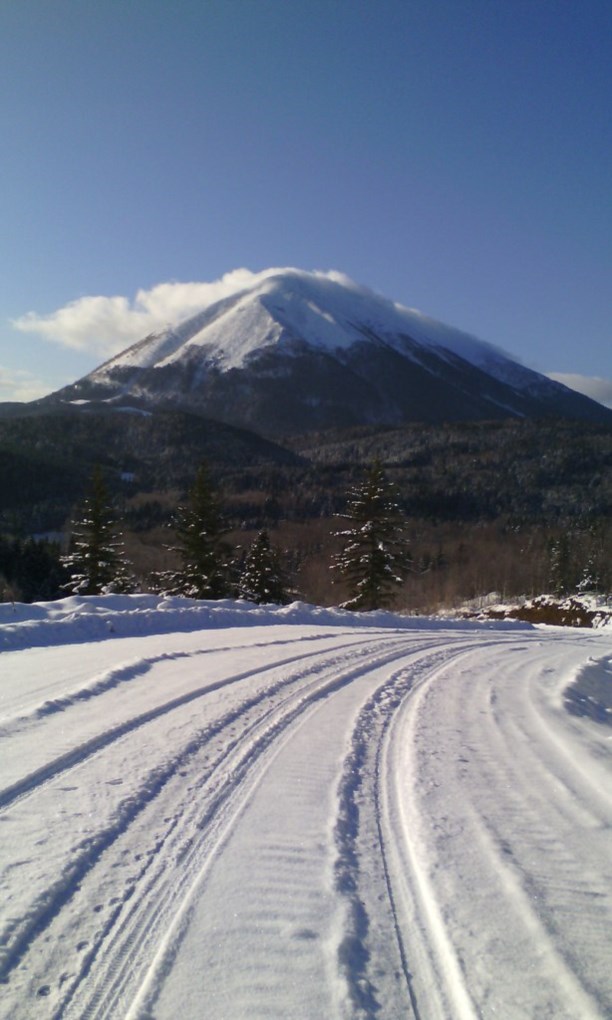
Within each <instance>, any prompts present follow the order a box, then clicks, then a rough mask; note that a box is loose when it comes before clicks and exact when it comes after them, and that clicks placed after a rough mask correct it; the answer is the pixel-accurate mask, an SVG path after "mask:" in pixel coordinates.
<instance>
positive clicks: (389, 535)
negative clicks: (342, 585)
mask: <svg viewBox="0 0 612 1020" xmlns="http://www.w3.org/2000/svg"><path fill="white" fill-rule="evenodd" d="M339 516H340V517H342V518H343V519H344V520H346V521H348V527H347V528H344V529H343V530H342V531H336V532H335V533H334V534H335V536H336V537H338V538H342V539H344V547H343V549H342V552H340V553H339V554H338V555H337V556H336V557H335V564H334V565H335V568H336V569H337V570H338V571H339V572H340V574H341V575H342V577H343V578H344V580H345V581H346V582H347V583H348V585H349V590H350V596H351V597H350V598H349V599H348V601H347V602H345V603H343V608H344V609H357V610H370V609H379V608H381V607H383V606H387V605H389V604H390V603H391V602H392V601H393V598H394V592H393V589H394V588H396V587H397V586H398V585H400V584H401V583H402V581H403V580H404V577H405V575H406V573H407V572H408V570H409V568H410V563H411V557H410V553H409V551H408V546H407V541H406V538H405V535H404V530H403V529H404V518H403V517H402V515H401V513H400V511H399V508H398V506H397V503H396V502H395V490H394V487H393V486H392V485H391V483H390V482H388V481H387V479H386V478H385V475H384V472H383V470H382V468H381V466H380V464H378V463H375V464H374V465H373V466H372V467H371V468H370V470H369V472H368V475H367V478H366V479H365V481H364V482H363V483H362V484H361V485H359V486H357V487H356V488H353V489H351V490H350V492H349V495H348V502H347V507H346V512H345V513H344V514H341V515H339Z"/></svg>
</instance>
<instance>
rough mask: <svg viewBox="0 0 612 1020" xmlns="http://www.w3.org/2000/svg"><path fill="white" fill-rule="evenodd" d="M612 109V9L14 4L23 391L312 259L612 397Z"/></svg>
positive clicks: (14, 284) (7, 118)
mask: <svg viewBox="0 0 612 1020" xmlns="http://www.w3.org/2000/svg"><path fill="white" fill-rule="evenodd" d="M611 101H612V4H610V2H609V0H605V2H603V0H602V2H600V0H583V2H581V3H578V2H575V0H556V2H551V0H526V2H523V0H422V2H421V0H419V2H414V0H368V2H364V0H174V2H173V3H169V2H168V0H53V2H52V3H50V2H48V0H3V2H2V4H0V124H1V128H2V138H3V146H2V149H3V155H2V164H1V166H0V179H1V186H0V222H1V223H2V232H1V237H2V242H1V248H0V255H1V262H2V264H1V266H0V270H1V271H0V400H8V399H29V398H32V397H34V396H38V395H41V394H42V393H44V392H49V391H50V390H52V389H55V388H57V387H59V386H60V385H63V384H65V383H67V382H72V381H74V379H76V378H77V377H78V376H80V375H83V374H84V373H85V372H88V371H90V370H91V369H92V368H94V367H95V366H96V365H97V364H99V363H100V362H101V361H103V360H105V358H106V357H107V356H109V355H110V354H112V353H115V351H116V350H117V349H120V348H121V347H124V346H127V345H128V343H130V342H132V340H133V339H138V338H139V337H138V336H137V335H133V332H134V329H135V323H137V321H138V316H137V315H135V314H134V313H135V311H136V312H137V311H138V310H142V309H143V308H144V309H145V310H147V312H148V311H150V308H151V307H153V306H154V307H155V309H156V312H157V313H158V314H159V316H160V318H161V319H164V318H166V320H169V319H171V318H172V317H173V316H175V315H179V313H180V312H181V310H182V305H181V299H182V298H181V295H182V294H184V290H183V291H181V289H180V288H177V287H176V286H170V285H171V284H174V283H182V284H185V283H200V282H202V283H204V282H211V281H215V280H217V279H219V278H220V277H223V276H224V275H225V274H227V273H230V272H231V271H233V270H235V269H238V268H242V267H246V268H248V269H251V270H253V271H260V270H262V269H265V268H266V267H269V266H278V267H283V266H297V267H299V268H302V269H336V270H339V271H341V272H343V273H346V274H347V275H349V276H350V277H352V278H353V279H354V280H356V281H357V282H359V283H362V284H366V285H367V286H369V287H372V288H373V289H375V290H377V291H379V292H381V293H382V294H384V295H385V296H387V297H389V298H392V299H394V300H396V301H400V302H402V303H403V304H405V305H408V306H410V307H415V308H419V309H420V310H421V311H423V312H425V313H426V314H428V315H430V316H433V317H435V318H438V319H441V320H442V321H443V322H446V323H448V324H450V325H453V326H457V327H459V328H461V329H464V330H467V331H469V332H472V333H474V334H475V335H477V336H479V337H481V338H482V339H485V340H488V341H490V342H492V343H495V344H498V345H499V346H501V347H502V348H504V349H505V350H506V351H508V352H509V353H511V354H512V355H514V356H516V357H517V358H519V359H521V360H522V361H524V362H525V363H526V364H528V365H530V366H531V367H534V368H536V369H538V370H539V371H543V372H550V373H561V374H562V375H563V376H564V377H565V378H568V379H569V377H570V376H571V377H576V379H577V377H579V376H582V377H587V383H586V385H587V389H588V388H589V387H590V391H591V392H592V393H593V395H595V396H596V397H597V398H598V399H601V400H602V401H604V400H605V401H606V402H612V382H610V380H612V342H611V340H612V330H611V324H610V309H611V306H612V302H611V297H610V296H611V294H612V229H611V228H612V222H611V221H612V190H611V186H610V185H611V182H612V117H611V116H610V111H611V108H612V102H611ZM165 285H166V286H165ZM190 293H191V295H193V290H191V291H190ZM85 299H87V300H85ZM593 378H596V379H599V380H600V382H599V384H597V383H596V382H591V381H589V380H591V379H593ZM576 379H575V380H574V381H576ZM578 384H580V385H582V383H578ZM597 387H598V388H597Z"/></svg>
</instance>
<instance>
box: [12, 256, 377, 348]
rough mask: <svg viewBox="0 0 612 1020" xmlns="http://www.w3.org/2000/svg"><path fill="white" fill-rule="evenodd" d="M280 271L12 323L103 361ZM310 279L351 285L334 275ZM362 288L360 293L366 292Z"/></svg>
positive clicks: (88, 302) (96, 301) (78, 304)
mask: <svg viewBox="0 0 612 1020" xmlns="http://www.w3.org/2000/svg"><path fill="white" fill-rule="evenodd" d="M282 272H286V270H283V269H265V270H263V271H262V272H259V273H254V272H252V271H251V270H250V269H234V270H232V271H231V272H229V273H226V274H225V275H224V276H222V277H221V278H220V279H219V280H214V281H213V282H211V283H206V282H201V283H198V282H192V283H180V282H178V281H169V282H167V283H159V284H157V285H156V286H154V287H151V288H150V290H145V289H141V290H138V291H137V292H136V295H135V297H134V298H133V300H130V299H129V298H127V297H124V296H121V295H115V296H114V297H105V296H103V295H91V296H87V297H82V298H78V299H77V300H76V301H70V302H69V303H68V304H67V305H64V306H63V307H62V308H58V309H57V310H56V311H54V312H50V313H48V314H47V315H44V314H43V315H41V314H39V313H38V312H27V313H26V314H25V315H22V316H20V317H19V318H17V319H13V320H12V322H11V324H12V326H13V327H14V328H15V329H18V330H19V331H20V332H22V333H33V334H35V335H37V336H40V337H42V338H43V339H44V340H48V341H50V342H51V343H56V344H59V345H61V346H63V347H69V348H72V349H73V350H78V351H86V352H88V353H91V354H95V355H96V356H100V357H102V358H109V357H112V356H113V355H114V354H118V353H119V352H120V351H123V350H124V349H125V348H126V347H129V346H130V344H133V343H135V342H136V341H137V340H140V339H141V338H142V337H144V336H147V335H148V334H149V333H154V332H157V331H158V330H161V329H164V328H166V327H167V326H169V325H170V326H171V325H175V324H176V323H178V322H181V321H182V320H183V319H188V318H189V317H190V316H192V315H195V314H197V313H198V312H201V311H202V310H203V309H204V308H207V307H208V306H209V305H213V304H215V302H217V301H220V300H222V299H223V298H227V297H231V296H232V295H233V294H237V293H239V292H240V291H242V290H246V289H248V288H250V287H253V286H255V285H257V284H258V283H260V282H261V281H263V280H265V279H267V278H268V277H270V276H275V275H277V274H278V273H282ZM314 275H315V276H320V277H323V278H327V279H331V280H334V281H336V282H341V283H343V284H344V285H345V286H346V285H349V286H352V287H355V286H356V285H355V284H353V283H352V281H350V280H349V279H348V277H346V276H344V275H343V274H342V273H338V272H335V271H329V272H317V273H315V274H314ZM360 289H363V290H364V292H365V291H366V288H360Z"/></svg>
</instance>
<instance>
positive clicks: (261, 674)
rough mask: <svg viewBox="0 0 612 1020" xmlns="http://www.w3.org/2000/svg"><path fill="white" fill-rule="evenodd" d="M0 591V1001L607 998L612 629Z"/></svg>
mask: <svg viewBox="0 0 612 1020" xmlns="http://www.w3.org/2000/svg"><path fill="white" fill-rule="evenodd" d="M0 610H1V611H2V614H3V615H1V616H0V741H1V743H0V748H1V751H0V754H1V766H2V768H1V783H0V786H1V789H0V823H1V825H0V932H1V935H0V940H1V941H0V979H1V981H2V984H1V985H0V1016H1V1017H3V1018H4V1017H6V1018H9V1017H10V1018H11V1020H20V1018H21V1020H26V1018H27V1020H30V1018H32V1017H36V1018H39V1017H40V1018H45V1020H47V1018H60V1017H62V1018H64V1017H66V1018H75V1020H76V1018H78V1020H80V1018H83V1017H87V1018H102V1017H105V1018H117V1017H119V1018H120V1017H129V1018H130V1020H145V1018H147V1020H152V1018H156V1020H175V1018H176V1017H182V1018H185V1020H191V1018H194V1020H195V1018H206V1020H221V1018H227V1020H238V1018H248V1020H255V1018H261V1020H272V1018H279V1020H280V1018H282V1020H289V1018H303V1020H334V1018H344V1017H347V1018H348V1017H350V1018H353V1017H354V1018H357V1017H362V1018H384V1020H396V1018H398V1020H399V1018H404V1017H406V1018H409V1017H414V1018H417V1020H437V1018H444V1020H468V1018H469V1020H471V1018H476V1017H485V1018H504V1020H514V1018H525V1020H526V1018H529V1020H532V1018H537V1020H541V1018H546V1017H550V1018H555V1020H559V1018H561V1020H562V1018H566V1020H583V1018H584V1020H587V1018H595V1017H597V1018H605V1017H610V1016H612V967H611V966H610V961H611V960H612V764H611V755H610V751H611V750H612V727H611V726H610V725H608V724H609V723H610V722H612V713H611V712H610V711H609V710H608V709H606V705H608V704H609V702H608V701H607V700H606V699H607V698H609V691H610V687H611V685H612V647H611V645H612V642H611V640H610V637H611V631H610V629H607V630H602V631H599V632H597V631H595V632H593V631H577V630H561V629H556V628H555V629H544V628H537V629H533V628H530V627H527V626H523V625H513V624H510V625H508V624H487V625H476V624H466V623H457V622H444V621H440V620H416V619H411V620H405V621H402V620H400V619H399V618H393V617H391V616H390V615H389V614H371V615H370V617H369V618H363V617H359V616H354V617H353V616H351V615H350V614H343V613H341V612H338V611H333V610H329V611H324V610H313V609H309V608H308V607H303V606H299V605H295V606H293V607H287V608H285V609H281V610H272V609H265V608H264V609H256V608H255V607H249V606H245V605H244V604H242V605H240V604H229V603H221V604H200V605H198V604H194V603H189V602H187V601H185V600H183V601H181V600H166V601H164V602H163V603H160V604H159V605H158V604H157V602H156V600H155V599H154V598H153V597H150V596H137V597H126V596H123V597H108V598H106V599H90V600H87V599H68V600H64V601H63V602H61V603H54V604H48V605H47V606H39V607H16V609H15V612H14V613H12V610H11V609H10V607H0ZM570 685H571V686H570Z"/></svg>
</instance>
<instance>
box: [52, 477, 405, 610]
mask: <svg viewBox="0 0 612 1020" xmlns="http://www.w3.org/2000/svg"><path fill="white" fill-rule="evenodd" d="M340 518H341V520H342V527H339V528H338V530H336V531H335V532H334V534H335V535H336V537H338V538H339V539H340V540H341V550H340V551H339V552H338V553H337V554H336V555H335V556H334V562H333V564H332V566H333V570H334V571H335V573H336V575H337V577H338V579H341V580H342V581H343V583H344V585H345V587H346V588H347V589H348V592H349V597H348V598H347V599H346V601H345V602H344V603H343V605H344V606H345V608H347V609H358V610H370V609H377V608H380V607H381V606H387V605H390V604H391V603H392V601H393V594H394V591H395V590H396V589H397V588H398V587H399V586H400V585H401V583H402V581H403V579H404V577H405V575H406V572H407V571H408V570H410V569H411V557H410V554H409V549H408V544H407V539H406V536H405V527H404V525H405V522H404V518H403V515H402V514H401V511H400V509H399V506H398V504H397V502H396V499H395V493H394V487H393V485H392V484H391V483H390V482H388V481H387V479H386V478H385V476H384V472H383V470H382V468H381V466H380V465H379V464H375V465H373V466H372V467H371V468H370V470H369V471H368V473H367V476H366V478H365V480H364V481H363V482H362V483H360V484H358V485H356V486H354V487H353V488H351V490H350V491H349V493H348V496H347V504H346V510H345V512H344V513H343V514H342V515H340ZM172 531H173V544H172V545H170V546H169V547H168V548H170V549H171V550H172V551H173V552H175V553H177V554H178V560H179V566H178V567H177V568H176V569H173V570H167V571H159V572H155V573H153V575H152V576H151V577H150V578H149V579H148V585H147V587H148V588H149V589H151V590H154V591H156V592H158V593H159V594H163V595H183V596H186V597H189V598H195V599H223V598H232V597H237V598H242V599H246V600H248V601H250V602H255V603H264V602H267V603H277V604H282V603H285V602H287V601H289V600H290V599H291V598H293V597H295V596H296V595H297V593H296V592H292V591H290V588H289V586H288V583H287V579H286V576H285V572H284V570H283V568H282V566H281V562H280V554H279V552H278V551H277V550H276V549H275V548H274V546H273V545H272V543H271V541H270V536H269V533H268V531H267V530H266V529H262V530H260V531H259V532H258V534H257V535H256V537H255V539H254V541H253V542H252V544H251V545H250V547H249V548H248V549H247V550H240V549H239V550H236V549H235V548H233V547H232V545H231V544H230V543H229V542H228V540H227V534H228V532H227V528H226V526H225V523H224V518H223V511H222V508H221V505H220V502H219V499H218V496H217V494H216V493H215V491H214V489H213V487H212V485H211V482H210V478H209V474H208V471H207V469H206V467H204V466H202V467H200V469H199V471H198V473H197V476H196V480H195V483H194V485H193V487H192V489H191V490H190V492H189V494H188V498H187V501H186V502H185V504H184V505H181V506H179V507H178V508H177V510H176V513H175V515H174V519H173V522H172ZM62 563H63V567H64V569H66V570H67V571H68V575H69V576H68V579H67V581H66V582H65V584H64V589H65V591H66V592H70V593H72V594H75V595H100V594H109V593H113V592H117V593H126V592H133V591H135V590H136V588H137V582H136V579H135V577H134V574H133V571H132V568H131V565H130V563H129V561H128V559H127V557H126V555H125V549H124V545H123V541H122V539H121V537H120V535H119V533H118V527H117V521H116V520H115V515H114V513H113V509H112V506H111V503H110V501H109V498H108V493H107V491H106V487H105V485H104V480H103V477H102V473H101V472H100V471H99V470H96V471H95V472H94V476H93V479H92V485H91V491H90V493H89V495H88V496H87V498H86V499H85V501H84V503H83V506H82V509H81V512H80V515H79V517H78V519H77V520H76V521H75V522H74V524H73V529H72V537H71V543H70V550H69V552H68V554H67V555H66V556H64V557H63V558H62Z"/></svg>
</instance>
